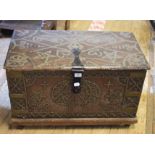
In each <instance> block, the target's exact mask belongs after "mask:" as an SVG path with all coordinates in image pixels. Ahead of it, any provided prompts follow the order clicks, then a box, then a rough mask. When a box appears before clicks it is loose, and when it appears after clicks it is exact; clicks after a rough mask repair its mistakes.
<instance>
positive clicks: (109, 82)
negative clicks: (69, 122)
mask: <svg viewBox="0 0 155 155" xmlns="http://www.w3.org/2000/svg"><path fill="white" fill-rule="evenodd" d="M145 73H146V71H144V70H139V71H134V70H131V71H93V70H92V71H85V72H84V75H83V77H82V83H81V91H80V93H77V94H75V93H73V92H72V89H71V88H72V76H71V72H69V71H52V72H50V71H29V72H13V71H7V77H8V85H9V90H10V99H11V105H12V116H13V117H15V118H96V117H101V118H115V117H116V118H123V117H125V118H126V117H130V118H132V117H135V115H136V111H137V107H138V103H139V99H140V95H141V91H142V86H143V81H144V78H145Z"/></svg>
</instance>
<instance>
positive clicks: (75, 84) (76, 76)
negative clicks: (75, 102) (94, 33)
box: [72, 48, 84, 93]
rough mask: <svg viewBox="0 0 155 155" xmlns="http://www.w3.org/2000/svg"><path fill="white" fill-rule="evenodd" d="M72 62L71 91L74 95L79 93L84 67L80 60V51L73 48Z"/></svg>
mask: <svg viewBox="0 0 155 155" xmlns="http://www.w3.org/2000/svg"><path fill="white" fill-rule="evenodd" d="M72 53H73V55H74V61H73V63H72V77H73V81H72V90H73V92H74V93H79V92H80V90H81V79H82V76H83V73H84V66H83V64H82V62H81V60H80V57H79V55H80V49H79V48H73V49H72Z"/></svg>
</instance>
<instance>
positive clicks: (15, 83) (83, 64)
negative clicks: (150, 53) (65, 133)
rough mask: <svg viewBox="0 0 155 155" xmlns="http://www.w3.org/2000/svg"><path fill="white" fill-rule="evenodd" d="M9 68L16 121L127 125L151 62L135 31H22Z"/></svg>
mask: <svg viewBox="0 0 155 155" xmlns="http://www.w3.org/2000/svg"><path fill="white" fill-rule="evenodd" d="M5 68H6V71H7V79H8V86H9V92H10V93H9V95H10V100H11V110H12V119H11V124H12V125H23V126H50V125H54V126H57V125H125V124H132V123H135V122H136V112H137V108H138V104H139V100H140V96H141V91H142V87H143V82H144V78H145V75H146V70H147V69H149V65H148V63H147V61H146V59H145V57H144V55H143V54H142V52H141V50H140V47H139V45H138V43H137V41H136V39H135V37H134V35H133V34H132V33H127V32H123V33H122V32H91V31H83V32H82V31H48V30H18V31H15V32H14V34H13V37H12V40H11V44H10V47H9V51H8V55H7V59H6V62H5Z"/></svg>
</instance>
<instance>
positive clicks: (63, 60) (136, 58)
mask: <svg viewBox="0 0 155 155" xmlns="http://www.w3.org/2000/svg"><path fill="white" fill-rule="evenodd" d="M73 49H78V50H79V51H80V52H79V59H80V62H81V63H82V65H83V67H84V69H100V70H129V69H134V70H140V69H149V65H148V63H147V61H146V59H145V57H144V55H143V53H142V51H141V49H140V47H139V45H138V43H137V41H136V39H135V37H134V35H133V34H132V33H128V32H93V31H48V30H16V31H14V34H13V37H12V40H11V43H10V47H9V51H8V54H7V58H6V62H5V68H6V69H10V70H70V69H72V64H73V63H74V60H75V57H76V55H75V54H74V52H72V51H74V50H73Z"/></svg>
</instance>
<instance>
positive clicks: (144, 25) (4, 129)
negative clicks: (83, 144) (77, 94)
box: [0, 21, 155, 134]
mask: <svg viewBox="0 0 155 155" xmlns="http://www.w3.org/2000/svg"><path fill="white" fill-rule="evenodd" d="M91 23H92V21H71V22H70V29H71V30H88V29H89V26H90V24H91ZM104 30H105V31H126V32H133V33H134V34H135V36H136V39H137V41H138V42H139V44H140V47H141V49H142V51H143V53H144V54H145V56H146V58H147V59H148V60H149V61H151V64H152V65H153V63H152V62H153V58H152V57H153V56H151V54H152V55H153V49H152V48H151V47H152V46H151V44H150V40H151V28H150V25H149V23H148V21H106V23H105V25H104ZM9 41H10V39H3V40H2V39H1V40H0V56H1V52H2V53H3V55H5V53H6V51H7V47H8V44H9ZM150 49H151V50H150ZM0 59H1V57H0ZM0 72H3V73H2V74H3V75H5V71H4V70H1V71H0ZM2 79H3V84H2V85H0V133H139V134H140V133H153V131H154V132H155V124H154V122H155V117H154V112H153V106H154V105H153V103H154V102H153V99H154V98H153V87H152V81H151V74H150V72H148V73H147V76H146V79H145V83H144V87H143V92H142V96H141V99H140V104H139V108H138V112H137V117H138V123H136V124H134V125H131V126H130V127H78V128H77V127H76V128H73V127H66V128H46V129H45V128H44V129H9V128H8V123H9V119H10V103H9V98H8V90H7V82H6V81H5V77H4V76H3V78H2ZM1 81H2V80H1ZM1 83H2V82H1ZM150 89H151V92H150Z"/></svg>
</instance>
